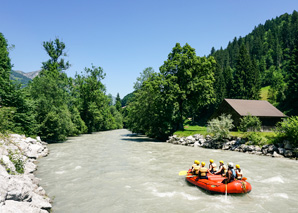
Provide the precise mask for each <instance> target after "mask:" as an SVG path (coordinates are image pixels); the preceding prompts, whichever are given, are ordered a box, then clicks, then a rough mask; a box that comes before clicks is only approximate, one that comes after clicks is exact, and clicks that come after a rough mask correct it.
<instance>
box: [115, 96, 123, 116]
mask: <svg viewBox="0 0 298 213" xmlns="http://www.w3.org/2000/svg"><path fill="white" fill-rule="evenodd" d="M115 107H116V109H117V110H118V112H121V110H122V109H121V99H120V96H119V93H117V97H116V104H115Z"/></svg>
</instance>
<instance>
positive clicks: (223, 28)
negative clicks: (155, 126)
mask: <svg viewBox="0 0 298 213" xmlns="http://www.w3.org/2000/svg"><path fill="white" fill-rule="evenodd" d="M293 10H298V1H297V0H249V1H248V0H210V1H203V0H171V1H170V0H105V1H104V0H3V1H2V2H1V7H0V20H1V21H0V32H1V33H2V34H3V35H4V37H5V38H6V39H7V41H8V44H9V45H14V48H13V49H12V50H10V58H11V61H12V64H13V65H14V67H13V69H14V70H21V71H24V72H31V71H36V70H40V69H41V65H42V62H44V61H47V60H48V59H49V56H48V55H47V54H46V51H45V50H44V49H43V46H42V44H43V42H44V41H50V40H52V41H53V40H55V38H59V39H60V40H61V41H63V42H64V43H65V45H66V53H67V55H68V56H67V57H66V58H65V60H68V61H69V62H70V64H71V65H72V66H71V67H70V68H69V69H68V70H66V73H67V75H68V76H70V77H74V76H75V74H76V73H81V72H82V71H83V70H84V68H85V67H88V68H91V67H92V64H93V65H94V66H96V67H99V66H100V67H102V68H103V70H104V72H105V73H106V77H105V79H104V80H103V81H102V82H103V83H104V85H105V86H106V93H107V94H112V95H113V96H116V95H117V93H119V95H120V98H123V97H124V96H125V95H127V94H129V93H131V92H133V85H134V82H136V79H137V77H139V76H140V73H141V72H142V71H143V70H144V69H146V68H147V67H153V69H154V70H155V71H156V72H158V71H159V67H160V66H161V65H162V64H163V63H164V61H166V60H167V57H168V54H169V53H170V52H171V51H172V48H173V47H174V46H175V44H176V43H180V44H181V46H184V45H185V44H186V43H188V44H189V45H190V46H191V47H193V48H195V50H196V54H197V55H198V56H207V55H209V53H210V50H211V48H212V47H214V48H215V49H220V48H221V47H222V48H226V46H227V44H228V43H229V41H232V40H233V39H234V38H235V37H237V38H239V37H240V36H242V37H244V36H246V35H247V34H248V33H250V32H251V31H252V30H253V29H254V27H255V26H257V25H259V24H264V23H265V21H266V20H268V19H272V18H275V17H277V16H280V15H282V14H284V13H289V14H292V12H293Z"/></svg>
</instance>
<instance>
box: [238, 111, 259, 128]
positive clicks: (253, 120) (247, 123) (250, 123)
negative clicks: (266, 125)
mask: <svg viewBox="0 0 298 213" xmlns="http://www.w3.org/2000/svg"><path fill="white" fill-rule="evenodd" d="M261 126H262V122H261V121H260V119H259V118H258V117H256V116H252V115H250V114H249V115H247V116H244V117H243V118H241V119H240V124H239V130H240V131H242V132H247V131H253V132H255V131H260V130H261Z"/></svg>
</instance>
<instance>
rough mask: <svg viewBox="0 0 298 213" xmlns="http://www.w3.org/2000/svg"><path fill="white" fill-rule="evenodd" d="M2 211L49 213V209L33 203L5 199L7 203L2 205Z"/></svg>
mask: <svg viewBox="0 0 298 213" xmlns="http://www.w3.org/2000/svg"><path fill="white" fill-rule="evenodd" d="M0 212H3V213H24V212H30V213H48V211H46V210H43V209H39V208H38V207H35V206H32V203H28V202H17V201H13V200H7V201H5V205H3V206H1V207H0Z"/></svg>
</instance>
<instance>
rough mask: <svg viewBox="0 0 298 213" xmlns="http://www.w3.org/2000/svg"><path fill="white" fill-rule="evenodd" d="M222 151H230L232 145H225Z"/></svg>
mask: <svg viewBox="0 0 298 213" xmlns="http://www.w3.org/2000/svg"><path fill="white" fill-rule="evenodd" d="M222 149H223V150H229V149H230V145H229V144H228V143H225V144H224V145H223V146H222Z"/></svg>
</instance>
